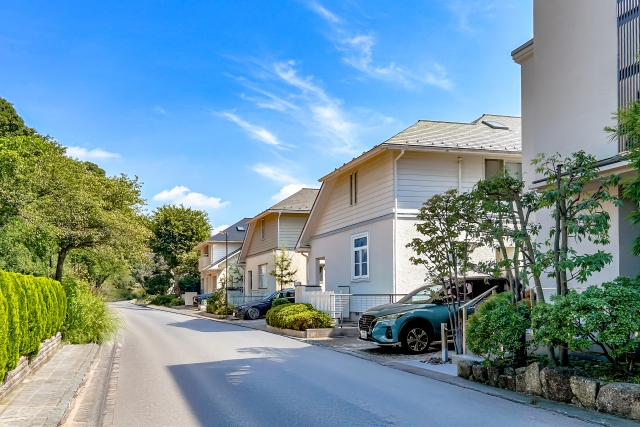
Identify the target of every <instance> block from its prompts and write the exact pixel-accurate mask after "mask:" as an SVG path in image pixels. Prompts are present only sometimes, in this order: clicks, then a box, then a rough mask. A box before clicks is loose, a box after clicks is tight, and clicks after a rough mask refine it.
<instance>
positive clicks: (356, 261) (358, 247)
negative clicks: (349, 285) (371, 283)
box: [351, 231, 369, 280]
mask: <svg viewBox="0 0 640 427" xmlns="http://www.w3.org/2000/svg"><path fill="white" fill-rule="evenodd" d="M351 264H352V266H351V278H352V279H353V280H361V279H368V278H369V232H368V231H367V232H364V233H358V234H354V235H352V236H351Z"/></svg>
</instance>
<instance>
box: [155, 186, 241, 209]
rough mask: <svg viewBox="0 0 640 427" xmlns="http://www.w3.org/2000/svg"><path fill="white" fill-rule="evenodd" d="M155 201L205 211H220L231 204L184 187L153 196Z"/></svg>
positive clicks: (176, 187)
mask: <svg viewBox="0 0 640 427" xmlns="http://www.w3.org/2000/svg"><path fill="white" fill-rule="evenodd" d="M153 200H155V201H158V202H165V203H171V204H174V205H185V206H189V207H192V208H205V209H219V208H221V207H224V206H226V205H228V204H229V202H228V201H227V202H223V201H221V199H220V198H219V197H209V196H205V195H204V194H202V193H196V192H193V191H190V190H189V189H188V188H187V187H185V186H183V185H178V186H175V187H173V188H172V189H171V190H163V191H161V192H160V193H158V194H156V195H155V196H153Z"/></svg>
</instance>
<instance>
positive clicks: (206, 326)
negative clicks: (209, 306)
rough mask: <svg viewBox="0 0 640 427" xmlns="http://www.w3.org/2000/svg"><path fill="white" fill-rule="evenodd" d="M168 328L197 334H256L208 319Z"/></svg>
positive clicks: (170, 324) (185, 322) (182, 323)
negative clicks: (182, 329) (186, 330)
mask: <svg viewBox="0 0 640 427" xmlns="http://www.w3.org/2000/svg"><path fill="white" fill-rule="evenodd" d="M167 326H173V327H176V328H185V329H191V330H192V331H197V332H254V330H253V329H249V328H243V327H241V326H236V325H230V324H228V323H223V322H212V321H210V320H207V319H192V320H185V321H184V322H174V323H169V324H167Z"/></svg>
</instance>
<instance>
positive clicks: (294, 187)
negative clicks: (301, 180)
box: [271, 184, 307, 202]
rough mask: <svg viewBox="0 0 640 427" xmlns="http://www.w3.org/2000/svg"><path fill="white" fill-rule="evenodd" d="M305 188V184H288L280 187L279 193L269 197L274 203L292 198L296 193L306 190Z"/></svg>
mask: <svg viewBox="0 0 640 427" xmlns="http://www.w3.org/2000/svg"><path fill="white" fill-rule="evenodd" d="M306 187H307V186H306V185H305V184H288V185H285V186H284V187H282V188H281V189H280V191H278V193H277V194H274V195H273V196H271V200H273V201H274V202H279V201H281V200H284V199H286V198H287V197H289V196H292V195H294V194H296V193H297V192H298V191H300V190H302V189H303V188H306Z"/></svg>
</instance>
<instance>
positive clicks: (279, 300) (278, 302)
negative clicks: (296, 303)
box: [271, 298, 291, 308]
mask: <svg viewBox="0 0 640 427" xmlns="http://www.w3.org/2000/svg"><path fill="white" fill-rule="evenodd" d="M282 304H291V301H289V299H288V298H276V299H274V300H273V302H272V303H271V308H273V307H277V306H279V305H282Z"/></svg>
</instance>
